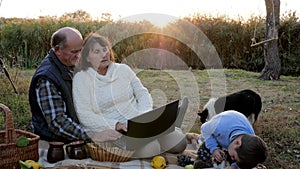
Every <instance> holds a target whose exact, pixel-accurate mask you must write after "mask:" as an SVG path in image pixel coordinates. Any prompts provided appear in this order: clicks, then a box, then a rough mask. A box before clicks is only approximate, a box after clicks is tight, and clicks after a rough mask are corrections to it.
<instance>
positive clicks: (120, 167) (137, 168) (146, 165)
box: [39, 140, 183, 169]
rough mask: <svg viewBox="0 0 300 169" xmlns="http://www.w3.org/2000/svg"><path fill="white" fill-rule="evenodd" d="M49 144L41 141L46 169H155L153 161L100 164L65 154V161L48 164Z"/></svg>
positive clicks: (171, 167) (171, 168)
mask: <svg viewBox="0 0 300 169" xmlns="http://www.w3.org/2000/svg"><path fill="white" fill-rule="evenodd" d="M48 148H49V143H48V142H46V141H43V140H40V141H39V156H40V158H39V162H41V163H43V164H44V167H45V168H55V167H58V166H70V165H72V166H78V167H84V166H99V167H104V168H113V169H153V168H152V167H151V159H139V160H138V159H135V160H130V161H127V162H99V161H95V160H93V159H91V158H87V159H83V160H74V159H69V158H68V156H67V155H66V153H65V160H63V161H59V162H56V163H48V161H47V153H48ZM167 169H183V167H180V166H178V165H176V164H169V165H168V166H167Z"/></svg>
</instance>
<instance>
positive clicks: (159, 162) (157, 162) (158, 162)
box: [151, 156, 167, 169]
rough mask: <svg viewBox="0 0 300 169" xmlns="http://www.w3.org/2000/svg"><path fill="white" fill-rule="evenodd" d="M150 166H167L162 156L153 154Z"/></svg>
mask: <svg viewBox="0 0 300 169" xmlns="http://www.w3.org/2000/svg"><path fill="white" fill-rule="evenodd" d="M151 166H152V167H153V168H155V169H163V168H165V167H166V166H167V164H166V160H165V158H164V157H163V156H155V157H153V159H152V161H151Z"/></svg>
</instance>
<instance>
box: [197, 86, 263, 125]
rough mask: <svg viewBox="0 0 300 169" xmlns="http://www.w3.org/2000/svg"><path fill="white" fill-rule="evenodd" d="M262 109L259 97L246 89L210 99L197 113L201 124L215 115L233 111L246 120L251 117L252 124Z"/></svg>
mask: <svg viewBox="0 0 300 169" xmlns="http://www.w3.org/2000/svg"><path fill="white" fill-rule="evenodd" d="M261 108H262V102H261V97H260V96H259V95H258V94H257V93H256V92H254V91H252V90H249V89H246V90H241V91H238V92H235V93H232V94H229V95H227V96H222V97H219V98H210V99H209V101H208V102H207V103H206V104H205V105H204V107H203V110H201V111H199V112H198V115H199V116H200V121H201V122H202V123H204V122H206V121H208V120H210V119H211V118H212V117H213V116H215V115H216V114H219V113H221V112H223V111H226V110H235V111H238V112H240V113H242V114H244V115H245V116H246V117H247V118H248V117H249V116H250V115H252V119H251V121H250V120H249V121H250V122H251V123H252V124H254V123H255V121H256V120H257V118H258V115H259V113H260V111H261Z"/></svg>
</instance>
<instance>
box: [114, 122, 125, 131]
mask: <svg viewBox="0 0 300 169" xmlns="http://www.w3.org/2000/svg"><path fill="white" fill-rule="evenodd" d="M116 130H117V131H124V132H127V124H126V123H120V122H118V123H117V124H116Z"/></svg>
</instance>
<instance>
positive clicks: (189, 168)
mask: <svg viewBox="0 0 300 169" xmlns="http://www.w3.org/2000/svg"><path fill="white" fill-rule="evenodd" d="M184 169H194V165H192V164H189V165H186V166H185V167H184Z"/></svg>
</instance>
